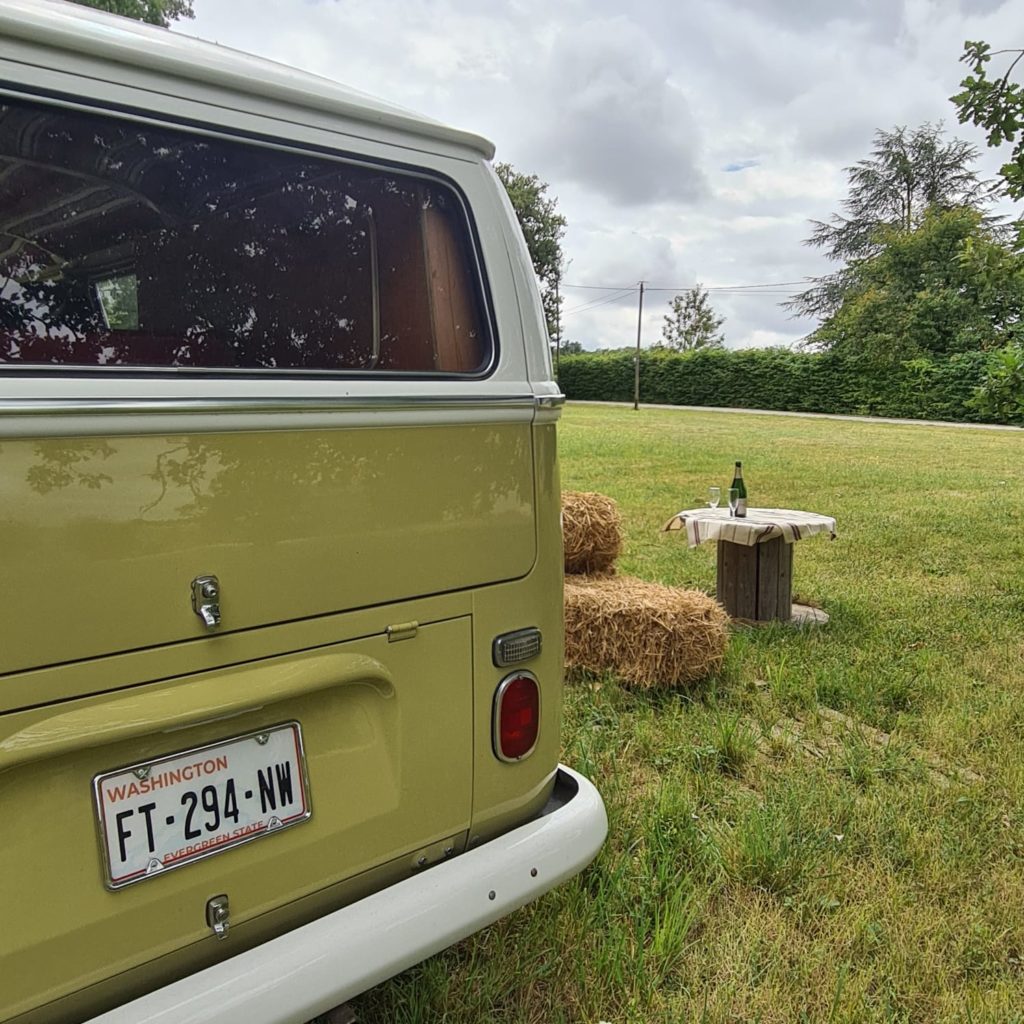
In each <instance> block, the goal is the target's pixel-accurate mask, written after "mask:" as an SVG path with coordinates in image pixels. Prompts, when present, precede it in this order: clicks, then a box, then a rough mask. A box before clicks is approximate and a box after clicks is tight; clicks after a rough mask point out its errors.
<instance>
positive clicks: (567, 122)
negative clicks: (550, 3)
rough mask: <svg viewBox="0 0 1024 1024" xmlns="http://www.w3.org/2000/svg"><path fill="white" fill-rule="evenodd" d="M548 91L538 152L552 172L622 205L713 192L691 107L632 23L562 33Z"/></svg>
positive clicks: (598, 23)
mask: <svg viewBox="0 0 1024 1024" xmlns="http://www.w3.org/2000/svg"><path fill="white" fill-rule="evenodd" d="M543 92H544V94H545V100H546V106H545V109H544V111H543V115H544V116H543V117H538V118H537V127H538V130H537V134H536V137H535V139H534V142H533V148H534V149H535V150H540V151H543V152H545V153H546V154H547V156H546V163H547V165H548V166H550V167H551V168H552V170H553V172H554V173H558V174H560V175H562V176H564V177H565V178H567V179H569V180H571V181H574V182H576V183H577V184H580V185H583V186H585V187H586V188H589V189H591V190H592V191H594V192H595V193H597V194H598V195H600V196H602V197H604V198H605V199H608V200H611V201H612V202H615V203H618V204H621V205H623V206H643V205H646V204H650V203H654V202H663V201H676V202H682V203H692V202H694V201H696V200H698V199H700V198H701V197H702V196H703V195H705V194H706V191H707V185H706V182H705V179H704V175H703V172H702V171H701V169H700V166H699V154H700V143H699V137H698V132H697V129H696V125H695V123H694V120H693V117H692V115H691V112H690V107H689V103H688V101H687V99H686V97H685V95H684V94H683V93H682V91H681V90H680V89H679V88H678V87H677V86H676V85H675V84H674V83H673V82H672V81H671V79H670V77H669V74H668V66H667V64H666V62H665V60H664V58H663V57H662V55H661V54H660V52H659V51H658V49H657V47H656V46H655V44H654V42H653V41H652V40H651V38H650V37H649V36H648V35H647V34H646V32H644V31H643V30H642V29H640V28H639V27H638V26H637V25H636V24H635V23H634V22H631V21H629V20H627V19H626V18H624V17H617V18H607V19H601V20H595V21H590V22H584V23H582V24H578V25H574V26H572V27H567V28H565V29H564V30H563V31H562V32H561V33H560V34H559V35H558V37H557V38H556V40H555V42H554V45H553V46H552V48H551V51H550V53H549V55H548V60H547V68H546V81H545V82H544V88H543Z"/></svg>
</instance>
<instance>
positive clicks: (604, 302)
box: [562, 288, 636, 316]
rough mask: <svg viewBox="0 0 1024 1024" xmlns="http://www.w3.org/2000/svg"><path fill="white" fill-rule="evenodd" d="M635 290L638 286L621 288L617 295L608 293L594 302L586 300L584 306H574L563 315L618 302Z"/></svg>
mask: <svg viewBox="0 0 1024 1024" xmlns="http://www.w3.org/2000/svg"><path fill="white" fill-rule="evenodd" d="M635 291H636V288H620V289H619V291H618V292H617V293H616V294H615V295H607V296H605V297H604V298H602V299H594V300H593V301H592V302H584V303H583V305H582V306H573V308H572V309H567V310H565V312H564V313H563V314H562V315H563V316H570V315H571V314H573V313H583V312H584V311H586V310H588V309H596V308H597V307H598V306H607V305H608V303H609V302H618V301H620V300H621V299H624V298H626V296H627V295H631V294H632V293H633V292H635Z"/></svg>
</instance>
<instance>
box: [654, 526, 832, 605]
mask: <svg viewBox="0 0 1024 1024" xmlns="http://www.w3.org/2000/svg"><path fill="white" fill-rule="evenodd" d="M664 529H665V530H669V531H671V530H685V531H686V537H687V540H688V542H689V545H690V547H691V548H695V547H697V545H698V544H703V543H704V542H705V541H712V540H713V541H717V542H718V592H717V597H718V600H719V602H720V603H721V604H722V605H723V607H724V608H725V610H726V611H727V612H728V613H729V615H731V616H732V617H733V618H734V619H746V620H748V621H750V622H772V621H775V622H789V621H791V620H792V619H794V618H799V619H802V620H806V619H811V620H814V621H818V622H827V621H828V616H827V615H825V613H824V612H820V611H817V610H816V609H806V611H803V610H802V609H803V606H794V605H793V545H794V544H795V543H796V542H797V541H798V540H803V539H804V538H805V537H811V536H813V535H814V534H816V533H828V534H829V536H830V537H832V538H833V539H834V538H835V536H836V521H835V519H833V518H832V517H831V516H823V515H819V514H818V513H816V512H800V511H797V510H796V509H788V508H751V509H748V510H747V514H746V516H744V517H742V518H739V517H733V516H731V515H730V514H729V509H728V508H691V509H685V510H684V511H682V512H677V513H676V514H675V515H674V516H673V517H672V518H671V519H670V520H669V521H668V522H667V523H666V524H665V526H664Z"/></svg>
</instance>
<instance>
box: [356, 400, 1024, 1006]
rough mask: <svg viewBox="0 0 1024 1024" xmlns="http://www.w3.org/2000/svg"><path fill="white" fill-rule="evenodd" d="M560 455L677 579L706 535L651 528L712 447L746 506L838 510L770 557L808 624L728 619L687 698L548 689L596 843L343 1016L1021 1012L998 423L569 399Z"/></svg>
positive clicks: (1021, 717) (1008, 439) (572, 475)
mask: <svg viewBox="0 0 1024 1024" xmlns="http://www.w3.org/2000/svg"><path fill="white" fill-rule="evenodd" d="M561 455H562V480H563V486H565V487H566V488H572V489H579V490H597V491H602V492H604V493H606V494H609V495H611V496H612V497H614V498H615V499H616V500H617V501H618V502H619V505H620V508H621V511H622V514H623V518H624V521H625V533H626V554H625V555H624V556H623V558H622V560H621V568H622V570H623V571H625V572H627V573H631V574H633V575H637V576H641V577H643V578H645V579H649V580H657V581H659V582H662V583H667V584H670V585H674V586H687V587H698V588H701V589H704V590H708V591H712V590H713V588H714V575H715V570H714V557H715V555H714V549H713V547H711V546H708V545H705V546H704V547H702V548H699V549H696V550H690V549H688V548H687V547H686V543H685V540H684V539H683V536H682V534H679V533H676V534H662V533H660V532H659V530H660V526H661V525H662V523H663V522H664V521H665V520H666V519H667V518H668V516H669V515H671V514H672V513H673V512H675V511H677V510H678V509H680V508H686V507H691V506H694V505H697V504H701V503H702V502H703V500H704V498H705V495H706V493H707V487H708V485H710V484H719V485H721V486H723V487H725V486H727V485H728V482H729V479H730V477H731V470H732V463H733V461H734V460H735V459H742V460H743V463H744V470H745V475H746V478H747V487H748V490H749V492H750V500H751V504H752V505H755V506H756V505H770V506H777V507H790V508H806V509H811V510H814V511H820V512H827V513H830V514H833V515H835V516H836V517H837V519H838V522H839V539H838V540H837V541H835V542H829V541H828V540H827V539H824V538H820V537H819V538H813V539H811V540H808V541H804V542H802V543H800V545H799V546H798V548H797V550H796V552H795V559H794V591H795V593H796V594H797V595H799V596H800V597H801V598H802V599H805V600H807V601H809V602H811V603H814V604H817V605H820V606H822V607H823V608H824V609H825V610H826V611H828V613H829V614H830V615H831V617H832V618H831V622H830V623H829V624H828V625H827V626H826V627H825V628H823V629H820V630H798V629H792V628H789V627H783V626H773V627H769V628H765V629H758V630H751V629H745V630H741V631H737V632H735V633H734V634H733V637H732V640H731V645H730V649H729V652H728V655H727V658H726V664H725V667H724V669H723V672H722V674H721V676H720V677H718V678H716V679H713V680H710V681H709V682H708V684H707V685H706V686H705V687H704V688H702V689H701V690H700V691H699V692H694V693H690V694H686V693H679V694H669V695H665V694H650V693H639V692H631V691H629V690H626V689H623V688H622V687H621V686H619V685H618V684H617V683H616V682H615V681H614V680H610V679H592V680H586V679H581V680H576V681H574V682H572V683H570V684H569V685H568V686H567V689H566V702H565V729H564V746H565V751H564V758H565V760H566V761H567V762H568V763H569V764H572V765H574V766H576V767H577V768H579V769H580V770H582V771H584V772H585V773H586V774H588V775H589V776H590V777H591V778H592V779H593V780H594V781H595V782H596V783H597V785H598V787H599V788H600V790H601V792H602V794H603V795H604V798H605V801H606V804H607V806H608V812H609V818H610V823H611V832H610V835H609V839H608V842H607V843H606V845H605V847H604V849H603V851H602V852H601V854H600V855H599V857H598V859H597V861H596V862H595V863H594V864H593V865H592V866H591V867H590V868H589V869H587V870H586V871H585V872H584V873H583V874H582V875H581V876H580V877H579V878H577V879H575V880H573V881H572V882H569V883H567V884H565V885H563V886H561V887H560V888H559V889H557V890H555V891H554V892H552V893H550V894H549V895H547V896H546V897H544V898H543V899H542V900H540V901H538V902H537V903H536V904H534V905H532V906H530V907H527V908H525V909H524V910H522V911H520V912H518V913H517V914H514V915H512V916H511V917H510V918H507V919H506V920H504V921H501V922H499V923H498V924H496V925H495V926H493V927H492V928H489V929H487V930H486V931H485V932H483V933H481V934H479V935H477V936H474V937H473V938H471V939H469V940H467V941H466V942H464V943H462V944H460V945H459V946H457V947H455V948H454V949H452V950H449V951H447V952H446V953H444V954H442V955H440V956H437V957H434V958H432V959H431V960H429V961H428V962H426V963H425V964H423V965H421V966H419V967H417V968H415V969H414V970H412V971H409V972H406V973H405V974H403V975H402V976H400V977H399V978H396V979H394V980H393V981H391V982H389V983H387V984H385V985H383V986H381V987H379V988H378V989H375V990H374V991H373V992H371V993H368V994H367V995H365V996H364V997H362V998H361V999H360V1000H358V1001H357V1004H356V1008H357V1010H358V1012H359V1018H360V1021H362V1022H384V1021H388V1022H392V1021H393V1022H410V1024H412V1022H424V1024H426V1022H438V1021H444V1022H450V1024H477V1022H479V1021H485V1020H486V1021H488V1022H509V1024H511V1022H523V1024H526V1022H537V1024H549V1022H550V1024H556V1022H562V1021H564V1022H594V1024H596V1022H598V1021H602V1020H603V1021H610V1022H615V1024H620V1022H622V1024H625V1022H633V1021H666V1022H669V1021H671V1022H676V1021H679V1022H683V1021H709V1022H710V1021H716V1022H718V1021H721V1022H727V1021H728V1022H738V1021H752V1022H753V1021H759V1022H764V1024H769V1022H789V1021H814V1022H817V1021H835V1022H860V1021H905V1022H918V1021H948V1022H954V1021H957V1022H959V1021H975V1022H983V1021H986V1022H1001V1024H1004V1022H1014V1021H1018V1022H1020V1021H1024V557H1022V556H1024V512H1022V510H1024V485H1022V478H1021V466H1022V465H1024V438H1022V437H1021V436H1020V435H1018V434H1013V433H1004V432H988V431H969V430H956V429H948V428H934V427H917V426H908V427H904V426H894V425H883V424H877V425H876V424H867V423H853V422H841V421H824V420H808V419H798V418H775V417H757V416H747V415H739V414H736V415H731V414H730V415H725V414H712V413H703V414H702V413H684V412H678V411H667V410H666V411H662V410H642V411H641V412H639V413H634V412H633V411H632V410H630V409H625V408H610V407H608V408H606V407H575V408H569V409H568V411H567V413H566V415H565V417H564V420H563V424H562V427H561ZM822 708H824V709H826V711H825V713H823V712H822V711H821V709H822ZM829 709H830V710H829ZM831 712H840V713H841V715H840V716H836V715H831ZM795 730H798V731H799V735H797V734H796V732H795ZM966 772H971V773H974V775H967V774H965V773H966Z"/></svg>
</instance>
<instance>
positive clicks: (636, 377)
mask: <svg viewBox="0 0 1024 1024" xmlns="http://www.w3.org/2000/svg"><path fill="white" fill-rule="evenodd" d="M643 321H644V283H643V281H641V282H640V304H639V307H638V309H637V311H636V357H635V360H634V364H633V409H634V410H636V409H639V408H640V328H641V326H642V324H643Z"/></svg>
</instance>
